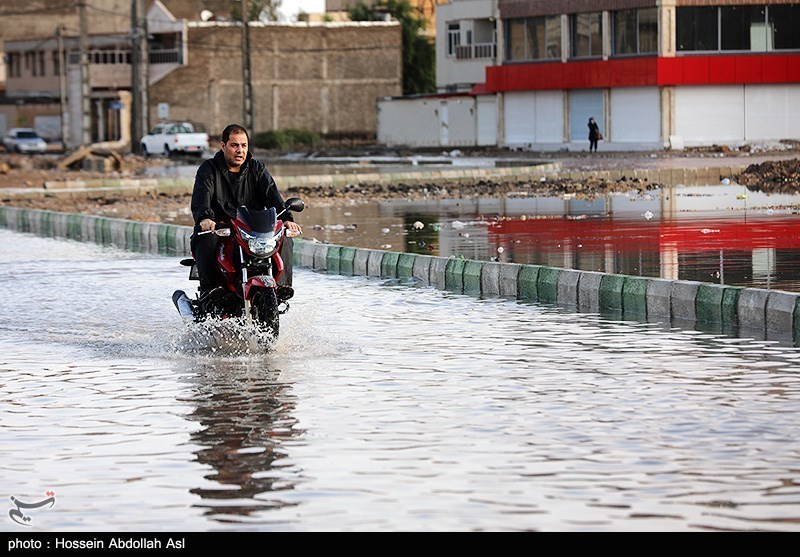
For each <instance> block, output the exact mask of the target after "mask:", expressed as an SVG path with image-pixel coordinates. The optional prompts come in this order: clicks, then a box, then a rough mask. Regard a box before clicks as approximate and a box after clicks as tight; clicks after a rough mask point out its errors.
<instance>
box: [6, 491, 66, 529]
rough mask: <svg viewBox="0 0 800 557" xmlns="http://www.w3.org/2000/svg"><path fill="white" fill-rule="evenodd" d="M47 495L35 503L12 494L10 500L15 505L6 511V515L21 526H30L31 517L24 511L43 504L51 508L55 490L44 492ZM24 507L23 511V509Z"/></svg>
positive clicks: (53, 503) (54, 499)
mask: <svg viewBox="0 0 800 557" xmlns="http://www.w3.org/2000/svg"><path fill="white" fill-rule="evenodd" d="M45 495H46V496H47V498H46V499H42V500H41V501H37V502H36V503H26V502H25V501H21V500H20V499H17V498H16V497H14V496H13V495H12V496H11V502H12V503H14V505H15V506H16V507H17V508H16V509H11V510H9V511H8V516H10V517H11V520H13V521H14V522H16V523H17V524H20V525H22V526H30V525H31V524H30V522H31V517H30V516H28V515H26V514H25V511H30V510H32V509H40V508H42V507H44V506H47V505H50V506H49V507H48V508H49V509H52V508H53V505H55V504H56V492H55V491H47V492H45ZM23 509H24V511H23Z"/></svg>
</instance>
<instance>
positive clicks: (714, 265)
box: [302, 185, 800, 291]
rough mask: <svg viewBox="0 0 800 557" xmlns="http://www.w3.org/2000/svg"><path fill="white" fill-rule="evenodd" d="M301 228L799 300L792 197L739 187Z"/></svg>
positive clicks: (420, 210) (344, 219) (529, 202)
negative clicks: (766, 291) (788, 293)
mask: <svg viewBox="0 0 800 557" xmlns="http://www.w3.org/2000/svg"><path fill="white" fill-rule="evenodd" d="M743 192H744V193H743ZM302 218H303V222H304V224H306V226H307V236H308V237H312V238H316V239H318V240H320V241H325V242H330V243H336V244H344V245H354V246H358V247H365V248H372V249H386V250H392V251H404V252H411V253H420V254H431V255H441V256H445V257H447V256H464V257H466V258H469V259H478V260H496V261H505V262H516V263H525V264H538V265H547V266H552V267H562V268H568V269H580V270H586V271H601V272H606V273H620V274H626V275H634V276H646V277H661V278H669V279H684V280H699V281H702V282H713V283H720V284H730V285H737V286H754V287H761V288H776V289H783V290H795V291H796V290H800V195H798V194H773V195H769V194H765V193H762V192H757V191H750V190H747V189H746V188H744V187H743V186H738V185H734V186H692V187H689V186H674V187H668V188H664V189H660V190H653V191H649V192H645V193H636V192H628V193H611V194H607V195H602V196H597V197H594V198H591V199H588V198H586V199H579V198H576V197H575V196H572V195H565V196H551V197H528V196H527V195H524V196H523V195H522V194H520V195H519V196H514V195H510V196H508V197H505V198H502V199H496V198H493V199H446V200H407V201H391V202H384V203H379V204H373V205H366V206H355V205H353V206H346V207H335V206H325V207H313V206H310V207H309V208H308V209H307V210H306V212H305V213H304V214H303V217H302Z"/></svg>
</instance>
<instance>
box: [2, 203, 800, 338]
mask: <svg viewBox="0 0 800 557" xmlns="http://www.w3.org/2000/svg"><path fill="white" fill-rule="evenodd" d="M0 227H4V228H8V229H11V230H15V231H17V232H29V233H33V234H37V235H40V236H44V237H49V238H66V239H72V240H80V241H88V242H94V243H97V244H100V245H103V246H113V247H117V248H120V249H127V250H131V251H139V252H146V253H158V254H162V255H176V256H186V255H189V254H190V253H191V252H190V246H189V242H190V236H191V233H192V229H191V227H188V226H176V225H171V224H157V223H145V222H138V221H128V220H122V219H112V218H106V217H97V216H90V215H76V214H68V213H56V212H53V211H43V210H36V209H21V208H16V207H6V206H0ZM294 254H295V264H296V265H298V266H300V267H306V268H311V269H314V270H316V271H320V272H325V273H329V274H340V275H348V276H349V275H355V276H370V277H383V278H412V277H413V279H415V280H417V281H419V282H421V283H422V284H424V285H430V286H433V287H435V288H437V289H442V290H450V291H453V292H457V293H459V294H461V293H465V294H469V295H473V296H481V297H511V298H515V299H520V300H528V301H534V302H546V303H558V304H561V305H567V306H572V307H577V309H578V310H579V311H585V312H594V313H598V312H602V313H603V315H614V316H620V317H622V316H624V317H625V318H631V317H633V318H636V319H641V318H646V319H647V320H650V321H656V320H657V321H669V322H670V323H672V322H673V321H675V322H677V323H678V324H679V325H682V326H686V324H688V326H695V327H697V326H698V325H696V324H701V325H702V327H701V328H702V329H703V330H712V331H716V330H721V331H724V332H734V331H738V330H739V329H741V330H744V331H761V332H762V333H763V336H764V338H770V339H773V338H774V339H778V340H781V341H786V340H788V341H789V342H791V341H792V339H794V342H795V343H796V344H800V293H796V292H784V291H779V290H765V289H760V288H742V287H736V286H726V285H719V284H710V283H700V282H693V281H680V280H679V281H672V280H667V279H658V278H645V277H634V276H625V275H614V274H604V273H597V272H591V271H576V270H573V269H559V268H555V267H545V266H540V265H520V264H516V263H498V262H485V261H474V260H467V259H461V258H455V257H450V258H445V257H435V256H430V255H415V254H411V253H399V252H389V251H381V250H372V249H361V248H353V247H348V246H337V245H332V244H319V243H314V242H311V241H309V240H301V239H295V240H294ZM693 324H694V325H693Z"/></svg>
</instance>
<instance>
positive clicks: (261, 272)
mask: <svg viewBox="0 0 800 557" xmlns="http://www.w3.org/2000/svg"><path fill="white" fill-rule="evenodd" d="M304 208H305V204H304V203H303V201H302V200H301V199H299V198H297V197H292V198H290V199H287V200H286V205H285V208H284V210H283V211H281V212H280V213H276V211H275V209H274V208H269V209H265V210H263V211H256V210H251V209H248V208H247V207H239V208H238V209H237V210H236V217H235V218H234V219H233V221H232V222H231V224H230V227H229V228H222V227H221V228H216V229H214V230H209V231H207V232H200V233H199V234H216V235H217V236H219V237H220V242H219V250H218V251H217V263H218V264H219V268H220V271H221V272H222V276H223V277H224V284H223V286H222V287H220V288H216V289H214V290H212V291H211V292H210V293H209V295H208V296H205V297H203V298H201V297H200V296H197V297H196V299H194V300H192V299H190V298H189V296H187V295H186V293H185V292H184V291H183V290H176V291H175V292H174V293H173V294H172V301H173V303H174V304H175V307H176V308H177V309H178V313H180V314H181V316H182V317H183V318H184V319H185V320H187V321H189V320H192V321H195V322H199V321H204V320H205V319H207V318H208V317H210V316H213V317H217V318H223V319H224V318H230V317H241V318H243V319H244V320H245V322H246V323H247V324H248V325H254V326H256V327H258V328H259V329H262V330H264V331H265V332H266V333H267V336H268V337H269V338H270V341H272V342H274V340H276V339H277V338H278V328H279V316H280V315H281V314H283V313H286V311H287V310H288V309H289V304H288V302H287V301H286V300H287V299H288V298H290V297H291V294H289V295H286V294H284V295H281V296H279V295H278V293H279V289H287V288H289V287H286V286H279V285H278V282H277V281H278V279H279V278H280V276H281V274H282V273H283V271H284V265H283V259H281V256H280V249H281V246H282V245H283V242H284V238H285V237H287V236H288V237H293V236H295V235H296V234H295V233H293V232H292V231H290V230H289V229H288V228H286V226H284V223H283V221H281V220H280V216H281V215H283V213H285V212H286V211H292V212H300V211H302V210H303V209H304ZM181 265H185V266H188V267H191V270H190V271H189V279H190V280H200V277H199V276H198V274H197V266H196V264H195V260H194V258H191V259H184V260H182V261H181Z"/></svg>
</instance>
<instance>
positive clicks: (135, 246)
mask: <svg viewBox="0 0 800 557" xmlns="http://www.w3.org/2000/svg"><path fill="white" fill-rule="evenodd" d="M140 244H141V240H140V238H139V227H137V226H136V223H135V222H129V223H126V224H125V249H127V250H131V251H139V247H140Z"/></svg>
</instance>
